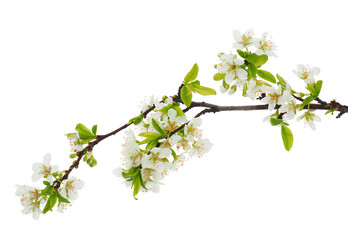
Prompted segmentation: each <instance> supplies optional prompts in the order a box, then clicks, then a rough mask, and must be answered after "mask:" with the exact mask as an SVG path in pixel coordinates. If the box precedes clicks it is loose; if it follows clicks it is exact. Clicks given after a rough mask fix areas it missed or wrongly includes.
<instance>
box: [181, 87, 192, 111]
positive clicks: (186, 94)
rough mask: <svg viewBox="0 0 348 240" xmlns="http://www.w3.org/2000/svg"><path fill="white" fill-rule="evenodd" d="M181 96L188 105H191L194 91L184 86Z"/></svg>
mask: <svg viewBox="0 0 348 240" xmlns="http://www.w3.org/2000/svg"><path fill="white" fill-rule="evenodd" d="M180 96H181V100H182V101H183V103H184V104H185V105H186V107H189V106H190V105H191V102H192V91H191V90H190V89H188V87H187V86H183V87H182V88H181V91H180Z"/></svg>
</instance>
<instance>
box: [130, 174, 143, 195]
mask: <svg viewBox="0 0 348 240" xmlns="http://www.w3.org/2000/svg"><path fill="white" fill-rule="evenodd" d="M140 186H141V181H140V174H138V175H136V176H135V177H134V178H133V181H132V187H133V197H134V199H135V200H138V199H137V198H136V197H135V196H136V195H137V194H138V193H139V190H140Z"/></svg>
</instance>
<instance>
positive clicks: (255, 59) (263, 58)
mask: <svg viewBox="0 0 348 240" xmlns="http://www.w3.org/2000/svg"><path fill="white" fill-rule="evenodd" d="M245 59H246V60H247V61H248V62H251V63H253V64H255V65H256V67H261V66H262V65H263V64H265V63H266V62H267V60H268V56H267V55H265V54H263V55H257V54H256V53H252V54H250V55H249V56H247V57H246V58H245Z"/></svg>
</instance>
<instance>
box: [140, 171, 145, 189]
mask: <svg viewBox="0 0 348 240" xmlns="http://www.w3.org/2000/svg"><path fill="white" fill-rule="evenodd" d="M139 176H140V177H139V178H140V185H141V186H142V187H143V188H144V189H145V190H147V188H146V187H145V184H144V180H143V176H142V175H141V172H139Z"/></svg>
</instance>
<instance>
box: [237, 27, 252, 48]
mask: <svg viewBox="0 0 348 240" xmlns="http://www.w3.org/2000/svg"><path fill="white" fill-rule="evenodd" d="M253 35H254V33H253V30H252V29H249V30H248V31H246V32H245V33H244V34H242V33H241V32H240V31H237V30H234V31H233V37H234V40H235V41H236V42H235V43H233V47H234V48H237V49H243V48H245V47H249V46H252V45H253Z"/></svg>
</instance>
